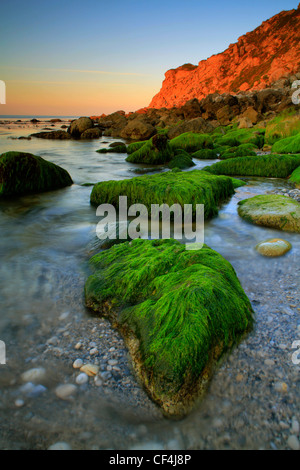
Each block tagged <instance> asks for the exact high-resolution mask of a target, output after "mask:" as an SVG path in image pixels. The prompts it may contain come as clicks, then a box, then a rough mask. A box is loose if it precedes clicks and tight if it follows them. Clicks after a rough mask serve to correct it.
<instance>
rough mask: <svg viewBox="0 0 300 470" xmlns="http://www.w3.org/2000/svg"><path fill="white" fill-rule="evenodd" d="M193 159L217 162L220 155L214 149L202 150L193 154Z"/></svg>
mask: <svg viewBox="0 0 300 470" xmlns="http://www.w3.org/2000/svg"><path fill="white" fill-rule="evenodd" d="M192 157H193V158H197V159H199V160H216V159H217V158H218V153H217V152H216V150H213V149H201V150H197V152H194V153H192Z"/></svg>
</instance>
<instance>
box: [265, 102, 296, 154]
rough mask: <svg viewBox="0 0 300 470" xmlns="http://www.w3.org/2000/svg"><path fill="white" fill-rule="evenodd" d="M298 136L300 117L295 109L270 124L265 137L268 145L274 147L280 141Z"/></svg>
mask: <svg viewBox="0 0 300 470" xmlns="http://www.w3.org/2000/svg"><path fill="white" fill-rule="evenodd" d="M297 134H300V115H299V113H297V111H296V110H294V109H292V110H287V111H285V112H283V113H282V114H279V115H278V116H276V117H275V118H274V119H272V120H271V121H269V122H268V124H267V126H266V135H265V140H266V144H269V145H273V144H274V143H275V142H277V141H279V140H282V139H286V138H287V137H292V136H295V135H297ZM280 152H281V151H280ZM288 153H289V152H288Z"/></svg>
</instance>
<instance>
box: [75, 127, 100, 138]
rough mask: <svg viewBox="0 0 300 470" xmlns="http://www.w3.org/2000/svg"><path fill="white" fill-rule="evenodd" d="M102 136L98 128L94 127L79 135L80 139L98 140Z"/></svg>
mask: <svg viewBox="0 0 300 470" xmlns="http://www.w3.org/2000/svg"><path fill="white" fill-rule="evenodd" d="M101 136H102V132H101V131H100V129H99V128H98V127H94V128H92V129H87V130H86V131H84V132H83V133H82V134H81V135H80V138H81V139H99V137H101Z"/></svg>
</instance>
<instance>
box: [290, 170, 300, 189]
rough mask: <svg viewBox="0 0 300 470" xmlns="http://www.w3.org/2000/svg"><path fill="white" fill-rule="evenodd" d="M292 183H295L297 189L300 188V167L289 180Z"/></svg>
mask: <svg viewBox="0 0 300 470" xmlns="http://www.w3.org/2000/svg"><path fill="white" fill-rule="evenodd" d="M289 182H290V183H294V184H295V185H296V187H299V186H300V166H298V168H296V170H294V171H293V173H292V174H291V176H290V179H289Z"/></svg>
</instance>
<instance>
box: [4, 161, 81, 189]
mask: <svg viewBox="0 0 300 470" xmlns="http://www.w3.org/2000/svg"><path fill="white" fill-rule="evenodd" d="M72 184H73V181H72V179H71V177H70V175H69V173H68V172H67V171H66V170H64V169H63V168H61V167H59V166H58V165H55V164H54V163H51V162H48V161H46V160H44V159H43V158H41V157H38V156H36V155H32V154H30V153H22V152H7V153H3V154H2V155H1V156H0V196H2V197H3V196H22V195H25V194H31V193H40V192H44V191H51V190H53V189H59V188H63V187H65V186H70V185H72Z"/></svg>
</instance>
